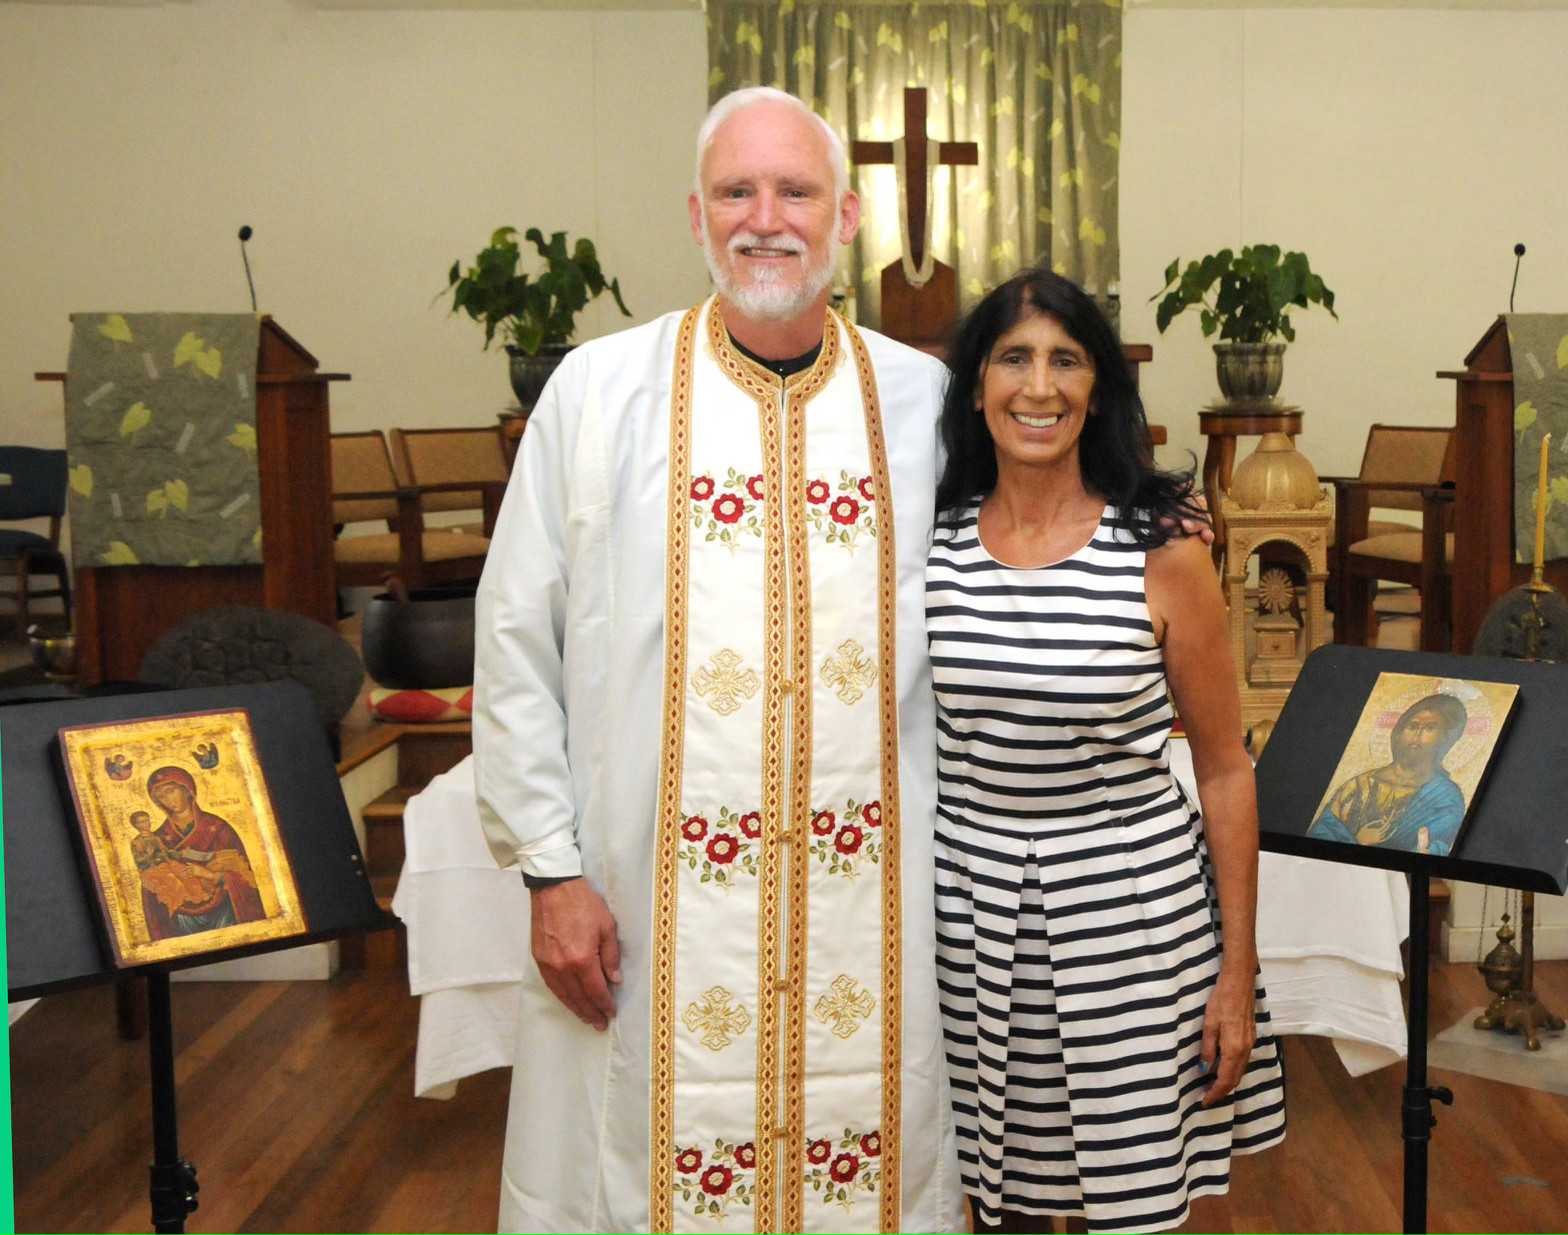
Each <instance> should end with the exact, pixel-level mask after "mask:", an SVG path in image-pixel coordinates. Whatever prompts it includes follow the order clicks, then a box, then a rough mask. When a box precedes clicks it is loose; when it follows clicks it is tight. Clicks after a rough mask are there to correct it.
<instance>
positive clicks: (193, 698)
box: [0, 681, 393, 1231]
mask: <svg viewBox="0 0 1568 1235" xmlns="http://www.w3.org/2000/svg"><path fill="white" fill-rule="evenodd" d="M241 707H242V708H246V709H248V710H249V711H250V718H251V729H252V732H253V734H254V736H255V739H256V748H257V753H258V754H259V756H260V759H261V764H262V768H263V770H264V774H265V776H266V778H267V786H268V788H269V790H270V791H271V794H272V804H273V809H274V813H275V814H276V816H277V822H278V828H279V830H280V831H281V832H282V834H283V840H284V844H285V845H286V846H287V848H288V852H289V858H290V864H291V865H292V867H293V869H294V880H295V885H296V887H297V888H298V890H299V897H300V904H301V906H302V907H303V909H304V911H305V921H306V923H307V924H308V930H307V931H306V932H305V933H304V934H300V935H292V936H290V937H288V938H287V939H277V940H269V941H268V942H266V943H261V944H253V945H249V946H246V947H243V948H227V949H223V950H221V951H215V952H210V953H207V954H205V955H202V956H195V957H189V958H182V959H181V960H179V961H170V962H161V963H158V964H154V965H143V966H136V967H132V968H125V969H121V968H118V967H116V966H115V964H114V962H113V961H112V959H111V955H110V952H109V948H108V939H107V927H106V924H105V923H104V921H103V918H102V914H101V912H100V910H99V907H98V901H97V898H96V896H95V894H94V892H93V890H92V887H91V884H90V882H89V880H88V876H87V874H86V871H85V860H86V859H85V854H84V853H83V852H82V842H81V834H80V831H79V830H78V828H77V824H76V817H75V813H74V808H73V807H72V805H71V803H70V798H69V795H68V794H67V793H66V791H65V786H64V784H63V781H62V779H61V772H60V770H59V765H58V762H57V756H56V734H57V732H58V730H60V729H61V728H64V727H66V726H70V725H82V724H96V723H102V722H109V721H124V720H140V719H143V718H147V717H155V716H174V715H178V714H181V713H185V712H203V711H212V710H216V709H224V708H241ZM0 785H3V790H4V807H5V894H6V904H5V910H6V945H7V962H8V970H9V972H8V974H7V985H8V988H9V992H10V998H11V999H13V1000H16V999H27V998H31V997H33V996H37V995H48V994H53V993H56V992H58V991H64V990H70V989H72V988H75V987H79V986H90V985H93V984H94V983H99V982H113V981H117V980H119V979H121V978H124V977H127V976H136V975H145V976H146V978H147V1003H148V1006H147V1026H148V1046H149V1053H150V1057H151V1068H152V1121H153V1162H152V1167H151V1174H152V1182H151V1186H150V1190H149V1195H150V1198H151V1201H152V1220H153V1229H154V1230H155V1231H183V1230H184V1229H185V1217H186V1215H187V1214H189V1213H190V1212H191V1211H192V1210H194V1209H195V1208H196V1195H195V1194H196V1187H197V1185H196V1170H195V1168H194V1167H193V1166H191V1164H190V1163H189V1162H187V1161H186V1160H185V1159H183V1158H181V1157H180V1154H179V1138H178V1120H177V1115H176V1105H175V1085H174V1031H173V1020H172V1014H171V1007H170V999H169V974H170V973H171V972H172V971H174V970H176V969H188V968H191V967H193V966H196V965H205V964H209V963H211V962H212V961H216V960H232V959H235V958H237V957H242V956H254V955H258V954H260V953H263V952H276V951H280V950H282V949H284V948H295V947H300V946H301V945H303V944H309V943H320V942H323V941H325V940H328V939H334V938H338V937H341V936H343V935H349V934H355V933H359V932H362V931H367V930H380V929H385V928H386V927H388V926H390V925H392V924H393V919H391V918H390V917H389V916H388V915H387V914H386V913H385V912H383V911H382V909H381V908H380V907H379V906H378V905H377V904H376V900H375V896H374V894H373V893H372V892H371V888H370V880H369V878H368V877H367V876H366V874H365V869H364V860H363V857H362V856H361V854H360V850H359V842H358V840H357V839H356V838H355V835H354V824H353V820H352V819H350V817H349V813H348V807H347V805H346V803H345V802H344V800H343V790H342V788H341V786H340V785H339V783H338V777H337V768H336V766H335V765H334V763H333V761H332V755H331V752H330V750H329V749H328V746H327V737H326V734H325V733H324V732H323V731H322V728H321V723H320V721H319V720H318V719H317V718H316V713H315V710H314V706H313V704H312V702H311V698H310V693H309V692H308V691H307V690H306V689H305V688H304V687H303V686H301V685H300V684H299V683H298V682H294V681H279V682H268V683H263V684H258V685H247V686H218V687H212V688H210V689H205V690H178V691H157V692H154V693H149V694H128V695H100V696H96V697H91V698H75V699H68V700H61V701H59V702H44V703H20V704H15V705H13V706H10V707H5V708H0Z"/></svg>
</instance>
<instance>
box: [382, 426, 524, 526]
mask: <svg viewBox="0 0 1568 1235" xmlns="http://www.w3.org/2000/svg"><path fill="white" fill-rule="evenodd" d="M392 462H393V465H394V466H395V467H396V468H397V469H398V471H399V473H400V474H401V475H402V477H403V479H404V480H405V481H407V482H408V483H409V484H411V485H412V486H414V488H416V489H418V490H419V492H420V506H421V508H422V509H423V510H424V512H425V514H426V515H430V514H432V513H436V512H443V513H445V512H450V511H470V512H472V513H473V514H474V515H476V516H478V518H477V520H475V521H470V522H464V523H461V524H458V525H456V526H457V530H460V531H463V532H468V533H470V534H477V535H480V536H489V535H490V534H491V532H493V531H494V530H495V517H496V513H497V512H498V511H499V510H500V509H501V498H502V497H503V496H504V495H505V493H506V482H507V478H508V476H509V475H510V473H511V469H510V465H509V463H508V461H507V457H506V448H505V446H504V444H503V442H502V438H501V427H500V426H499V425H488V426H481V427H479V428H473V429H469V428H461V429H393V430H392ZM464 486H468V487H466V488H465V487H464Z"/></svg>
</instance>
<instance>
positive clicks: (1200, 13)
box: [1121, 0, 1568, 474]
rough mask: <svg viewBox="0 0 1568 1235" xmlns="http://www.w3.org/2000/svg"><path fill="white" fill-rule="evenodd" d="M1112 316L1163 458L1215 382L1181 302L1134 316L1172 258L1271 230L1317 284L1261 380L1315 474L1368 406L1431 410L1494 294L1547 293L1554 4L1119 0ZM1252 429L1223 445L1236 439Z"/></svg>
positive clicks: (1560, 167)
mask: <svg viewBox="0 0 1568 1235" xmlns="http://www.w3.org/2000/svg"><path fill="white" fill-rule="evenodd" d="M1125 45H1126V54H1125V67H1124V78H1123V103H1124V109H1125V115H1124V120H1123V127H1122V161H1121V177H1122V197H1121V219H1122V234H1121V244H1122V321H1123V333H1124V335H1125V336H1126V337H1127V338H1129V339H1136V340H1138V341H1147V342H1151V343H1153V344H1154V347H1155V355H1154V364H1153V365H1152V366H1150V368H1149V370H1148V372H1147V376H1146V379H1145V384H1144V391H1145V396H1146V398H1147V400H1148V404H1149V410H1150V416H1151V419H1153V420H1155V421H1157V422H1162V423H1164V424H1165V425H1166V426H1167V427H1168V429H1169V432H1170V437H1171V447H1170V448H1167V450H1166V451H1165V452H1164V453H1163V455H1162V458H1163V459H1164V461H1165V462H1166V463H1167V464H1168V465H1174V464H1176V463H1179V462H1183V461H1184V460H1185V457H1186V456H1185V451H1186V450H1188V449H1190V450H1193V451H1195V452H1196V453H1197V454H1198V456H1199V458H1200V460H1201V457H1202V453H1203V439H1202V438H1200V436H1199V435H1198V431H1197V418H1196V416H1195V415H1194V414H1193V413H1194V412H1196V411H1197V410H1198V409H1199V408H1201V407H1203V406H1204V405H1205V404H1207V403H1209V402H1210V401H1212V400H1213V399H1214V398H1216V397H1217V394H1218V389H1217V387H1216V385H1215V381H1214V377H1213V362H1212V359H1211V356H1212V353H1211V352H1210V350H1209V342H1210V341H1206V340H1204V339H1203V337H1202V334H1201V332H1200V330H1199V327H1198V322H1197V318H1196V315H1195V314H1190V315H1188V316H1189V317H1190V319H1191V320H1185V319H1180V318H1179V319H1177V321H1176V323H1174V324H1173V325H1172V326H1171V328H1170V329H1169V330H1168V331H1167V333H1166V334H1165V335H1163V336H1161V335H1158V334H1157V333H1156V332H1155V328H1154V306H1153V305H1152V304H1148V303H1147V301H1148V299H1149V297H1150V296H1152V295H1153V294H1154V293H1155V292H1157V291H1158V290H1159V288H1160V286H1161V283H1162V280H1161V275H1162V274H1163V272H1164V269H1165V267H1166V266H1167V265H1168V264H1169V262H1170V261H1171V259H1172V258H1175V257H1177V256H1178V255H1179V256H1180V257H1181V258H1182V259H1183V261H1184V262H1185V261H1187V260H1189V259H1192V258H1196V257H1201V256H1203V255H1204V254H1206V253H1212V252H1214V251H1216V250H1218V249H1221V248H1226V247H1230V248H1239V247H1240V246H1241V245H1243V244H1251V243H1259V242H1271V243H1277V244H1280V245H1283V246H1284V247H1286V248H1291V249H1301V250H1303V251H1304V252H1306V254H1307V255H1308V256H1309V257H1310V258H1311V260H1312V265H1313V268H1314V269H1315V270H1317V271H1318V272H1319V273H1321V274H1322V276H1323V277H1324V279H1325V280H1326V281H1327V282H1328V285H1329V286H1330V287H1331V288H1333V289H1334V291H1335V292H1336V293H1337V296H1338V304H1337V306H1336V307H1337V309H1338V312H1339V321H1338V322H1337V323H1336V322H1335V321H1334V320H1333V319H1332V318H1330V317H1329V316H1328V314H1326V313H1325V312H1323V311H1322V310H1321V309H1313V310H1311V311H1310V312H1303V313H1301V314H1300V315H1299V316H1298V317H1296V319H1295V323H1296V326H1297V331H1298V337H1297V342H1296V343H1295V344H1294V345H1293V346H1292V347H1291V348H1290V349H1289V351H1288V352H1287V354H1286V357H1285V384H1284V386H1283V387H1282V388H1281V391H1280V395H1281V397H1282V398H1284V399H1286V400H1287V401H1288V402H1291V403H1295V404H1297V405H1299V406H1301V407H1302V408H1304V409H1305V410H1306V419H1305V423H1304V433H1303V436H1302V439H1301V443H1300V444H1301V447H1302V449H1303V450H1304V451H1305V453H1306V454H1307V456H1308V457H1309V458H1310V459H1311V460H1312V461H1313V463H1315V464H1316V465H1317V468H1318V471H1319V472H1320V473H1321V474H1333V473H1344V472H1354V471H1355V470H1356V468H1357V467H1358V466H1359V464H1360V460H1361V449H1362V447H1363V445H1364V444H1365V441H1366V430H1365V426H1366V425H1368V424H1370V423H1373V422H1376V421H1389V422H1395V423H1412V424H1416V423H1424V424H1452V423H1453V415H1454V390H1453V383H1452V382H1442V381H1438V380H1437V379H1436V378H1435V377H1434V376H1433V375H1434V374H1435V373H1436V372H1437V371H1438V370H1440V369H1445V370H1446V369H1457V368H1462V367H1463V364H1462V362H1463V360H1464V356H1465V354H1466V352H1468V351H1469V349H1470V346H1471V345H1472V344H1473V343H1474V342H1475V341H1476V339H1477V338H1479V336H1480V334H1481V332H1482V331H1483V330H1484V329H1485V328H1486V326H1487V325H1488V324H1489V323H1490V322H1491V321H1492V319H1493V317H1494V316H1495V315H1496V314H1497V313H1499V312H1503V311H1506V310H1507V307H1508V289H1509V282H1510V280H1511V278H1512V274H1513V261H1514V257H1513V245H1514V243H1515V242H1516V241H1523V242H1524V243H1525V244H1526V245H1527V246H1528V247H1529V252H1528V254H1527V255H1526V257H1525V259H1524V269H1523V273H1522V274H1521V276H1520V279H1519V291H1518V296H1517V301H1516V307H1517V308H1518V309H1519V311H1521V312H1526V311H1540V312H1549V311H1559V312H1568V72H1565V71H1564V67H1565V55H1568V51H1565V49H1568V12H1565V11H1563V10H1562V9H1560V8H1559V9H1556V10H1552V11H1528V12H1527V11H1498V10H1495V9H1494V10H1492V11H1486V12H1483V11H1471V10H1454V9H1444V10H1441V11H1439V10H1435V9H1414V8H1400V9H1393V8H1389V9H1363V8H1343V7H1336V8H1296V9H1290V8H1275V7H1252V8H1171V7H1163V6H1162V5H1161V3H1160V0H1155V3H1153V4H1143V5H1134V6H1133V7H1129V9H1128V11H1127V13H1126V22H1125ZM1251 445H1252V443H1250V442H1248V443H1244V444H1243V446H1242V453H1243V454H1244V453H1245V452H1246V451H1247V450H1248V449H1250V447H1251Z"/></svg>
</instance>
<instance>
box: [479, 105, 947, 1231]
mask: <svg viewBox="0 0 1568 1235" xmlns="http://www.w3.org/2000/svg"><path fill="white" fill-rule="evenodd" d="M689 206H690V211H691V217H692V227H693V233H694V235H695V236H696V237H697V240H698V242H699V243H700V244H702V245H703V246H704V250H705V252H706V254H707V256H708V261H709V266H710V269H711V270H712V272H713V275H714V278H715V282H716V284H717V285H718V288H719V292H718V295H717V296H716V297H714V298H713V299H711V300H709V301H708V302H707V303H705V304H704V305H701V306H699V307H698V308H696V309H694V310H692V311H690V312H689V313H686V314H672V315H670V316H668V317H665V318H662V319H660V320H658V321H655V322H651V323H649V324H648V325H645V326H642V327H639V328H636V329H633V330H629V331H625V332H623V333H620V334H616V335H612V336H609V337H606V338H602V339H598V340H595V341H593V342H590V343H587V344H584V345H583V346H581V347H579V348H577V349H575V350H574V351H573V352H572V353H571V354H569V355H568V356H567V358H566V360H565V361H564V362H563V364H562V365H561V368H560V369H559V371H558V372H557V374H556V375H555V377H554V378H552V380H551V382H550V385H549V386H548V387H547V388H546V390H545V393H544V395H543V397H542V398H541V400H540V403H539V405H538V407H537V408H536V409H535V411H534V413H533V416H532V418H531V421H530V425H529V430H528V433H527V435H526V437H525V438H524V440H523V443H522V449H521V451H520V453H519V456H518V460H517V464H516V467H515V470H514V474H513V478H512V483H511V486H510V490H509V492H508V495H507V499H506V502H505V504H504V506H503V509H502V512H501V515H500V519H499V521H498V525H497V527H496V531H495V536H494V538H493V541H492V545H491V550H490V555H489V560H488V562H487V564H486V569H485V575H484V580H483V583H482V585H481V589H480V596H479V613H478V617H479V621H478V647H477V680H476V689H475V712H474V720H475V723H474V746H475V761H476V782H477V790H478V795H479V801H480V809H481V816H482V818H483V821H484V824H485V829H486V834H487V836H488V837H489V838H490V841H491V846H492V849H494V850H495V851H496V853H497V856H498V859H499V860H501V861H502V862H503V863H515V864H517V865H519V866H520V868H521V870H522V873H523V876H524V878H525V881H526V882H527V883H528V885H529V887H530V890H531V891H530V902H531V906H530V918H531V933H532V950H533V953H534V957H535V960H536V961H537V962H538V967H537V971H536V972H530V973H529V975H528V978H527V980H525V982H524V984H523V987H524V989H523V996H522V1014H521V1027H520V1032H519V1046H518V1054H517V1060H516V1064H515V1067H514V1070H513V1083H512V1101H511V1112H510V1117H509V1121H508V1135H507V1150H506V1162H505V1168H504V1179H503V1188H502V1202H501V1229H502V1230H511V1231H570V1230H586V1231H633V1230H650V1229H651V1230H746V1231H753V1230H754V1231H775V1230H816V1231H847V1230H855V1231H878V1230H881V1231H891V1230H908V1231H922V1230H924V1231H930V1230H961V1229H963V1225H962V1224H963V1215H962V1204H961V1195H960V1186H959V1177H958V1172H957V1166H956V1159H955V1151H954V1145H953V1137H952V1124H951V1116H950V1113H949V1103H948V1093H947V1085H946V1080H945V1076H944V1071H943V1054H942V1039H941V1027H940V1020H939V1015H938V1011H937V1002H936V976H935V967H934V959H933V958H934V948H935V931H934V922H933V899H932V895H931V887H932V881H933V869H932V868H933V858H932V834H933V824H934V817H935V809H936V771H935V750H934V747H935V742H934V733H935V716H934V710H933V702H932V692H931V682H930V666H929V663H928V658H927V652H926V636H925V618H924V581H925V560H926V552H927V548H928V545H929V540H930V530H931V521H932V507H933V502H932V497H933V487H934V480H935V476H936V458H935V454H936V434H935V420H936V414H937V409H938V406H939V403H940V398H941V393H942V388H943V384H944V377H945V370H944V369H943V368H942V367H941V366H940V365H939V364H938V363H937V362H936V361H934V360H932V359H930V358H929V357H926V356H924V355H922V354H920V353H918V352H915V351H913V350H911V349H909V348H906V347H903V346H902V345H900V344H897V343H894V342H892V341H890V340H887V339H884V338H882V337H880V336H878V335H875V334H872V333H870V332H866V331H857V330H856V329H855V328H854V327H852V326H850V325H849V324H848V323H846V322H844V321H843V320H842V319H840V318H838V317H836V315H833V314H831V313H829V312H828V311H827V307H826V306H827V299H828V286H829V280H830V278H831V271H832V267H833V260H834V256H835V244H847V243H848V242H849V241H850V239H851V238H852V237H853V236H854V233H855V230H856V228H857V226H858V221H859V204H858V202H857V200H856V199H855V196H854V195H853V194H852V193H850V192H848V190H847V184H846V176H845V173H844V154H843V148H842V145H841V144H840V143H839V142H838V140H837V138H836V137H834V136H833V135H832V133H831V131H830V130H829V129H828V128H827V126H826V125H824V124H823V123H822V122H821V121H820V120H818V119H817V118H816V117H815V116H813V115H812V114H811V113H810V112H809V111H808V110H807V109H806V108H805V107H804V106H803V105H802V104H800V103H799V102H798V101H797V100H794V99H791V98H790V97H789V96H787V95H782V94H780V93H779V92H776V91H762V90H759V91H746V92H741V93H740V94H738V95H734V96H730V97H729V98H728V99H726V100H723V101H721V102H720V104H718V106H717V107H715V109H714V112H713V113H711V114H710V117H709V120H708V121H707V122H706V123H705V124H704V126H703V130H702V132H701V134H700V135H699V141H698V188H697V190H696V191H694V192H693V193H692V195H691V198H690V202H689Z"/></svg>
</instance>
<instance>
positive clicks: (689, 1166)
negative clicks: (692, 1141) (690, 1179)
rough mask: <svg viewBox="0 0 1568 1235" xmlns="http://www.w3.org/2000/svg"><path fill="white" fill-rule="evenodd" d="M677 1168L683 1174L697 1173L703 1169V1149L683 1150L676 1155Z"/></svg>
mask: <svg viewBox="0 0 1568 1235" xmlns="http://www.w3.org/2000/svg"><path fill="white" fill-rule="evenodd" d="M675 1169H676V1170H677V1171H679V1172H680V1173H681V1174H682V1175H695V1174H696V1173H697V1172H698V1171H700V1170H701V1169H702V1150H700V1149H683V1150H681V1151H680V1153H678V1154H676V1155H675Z"/></svg>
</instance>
